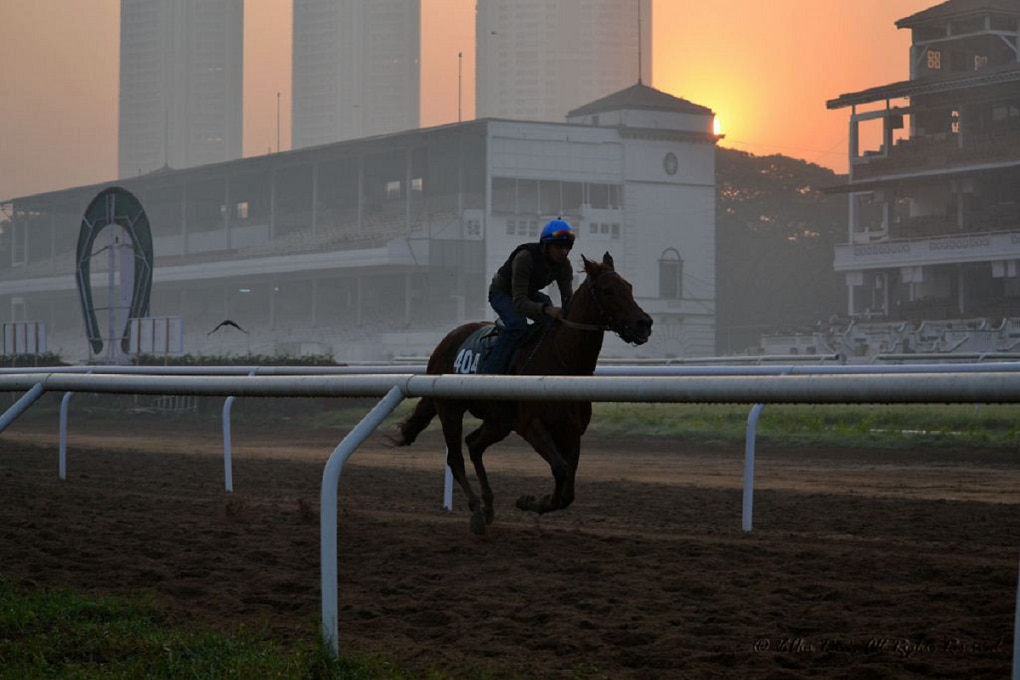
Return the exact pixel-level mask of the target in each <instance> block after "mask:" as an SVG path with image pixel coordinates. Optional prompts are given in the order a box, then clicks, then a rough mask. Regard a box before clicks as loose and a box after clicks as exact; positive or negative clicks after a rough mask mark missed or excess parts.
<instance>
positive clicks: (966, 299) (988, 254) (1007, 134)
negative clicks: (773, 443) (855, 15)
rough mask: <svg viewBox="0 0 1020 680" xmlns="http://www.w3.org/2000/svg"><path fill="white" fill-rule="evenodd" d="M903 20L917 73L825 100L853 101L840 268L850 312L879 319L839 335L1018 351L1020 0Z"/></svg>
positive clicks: (959, 1) (928, 348) (902, 348)
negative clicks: (869, 144) (868, 143)
mask: <svg viewBox="0 0 1020 680" xmlns="http://www.w3.org/2000/svg"><path fill="white" fill-rule="evenodd" d="M896 26H897V28H904V29H909V30H910V31H911V33H912V36H913V38H912V44H911V47H910V55H909V58H910V79H909V80H905V81H902V82H898V83H892V84H889V85H880V86H877V87H873V88H870V89H867V90H863V91H861V92H853V93H848V94H843V95H840V96H839V97H838V98H836V99H833V100H830V101H829V102H827V106H828V107H829V108H830V109H842V108H849V109H850V112H851V113H850V137H849V156H850V164H849V165H850V173H849V181H848V182H847V183H846V184H845V185H843V186H840V187H836V188H835V189H834V191H836V192H843V193H846V194H848V195H849V233H848V242H847V243H845V244H843V245H839V246H837V247H836V252H835V269H836V271H837V272H842V273H843V274H844V276H845V278H846V287H847V307H846V314H847V315H848V316H849V317H850V318H851V319H853V320H854V321H855V322H857V324H858V326H860V324H861V323H865V322H870V323H871V325H872V326H873V328H871V329H865V328H859V329H858V331H857V332H855V334H854V335H853V338H852V341H850V340H844V341H842V344H841V345H839V343H838V342H834V343H830V344H829V346H830V347H833V348H836V349H840V350H841V351H845V350H846V349H849V350H850V354H857V355H861V356H864V355H873V354H875V353H882V352H949V351H968V350H969V351H973V352H994V351H1016V350H1017V343H1018V342H1020V199H1018V196H1017V187H1018V186H1020V4H1018V3H1017V2H1016V1H1015V0H949V2H943V3H941V4H939V5H936V6H934V7H931V8H929V9H927V10H924V11H922V12H918V13H917V14H914V15H911V16H909V17H906V18H904V19H901V20H899V21H898V22H896ZM868 39H872V38H871V36H869V37H868ZM865 126H872V127H873V128H874V129H875V131H876V132H878V133H880V134H878V135H877V136H878V137H879V139H880V141H879V145H878V147H877V148H875V149H864V148H861V147H862V142H861V139H862V136H863V135H862V132H863V130H864V128H865ZM878 322H883V323H885V324H886V326H885V329H884V330H883V329H882V328H878ZM830 334H831V333H830ZM834 340H839V338H834ZM837 345H838V346H837Z"/></svg>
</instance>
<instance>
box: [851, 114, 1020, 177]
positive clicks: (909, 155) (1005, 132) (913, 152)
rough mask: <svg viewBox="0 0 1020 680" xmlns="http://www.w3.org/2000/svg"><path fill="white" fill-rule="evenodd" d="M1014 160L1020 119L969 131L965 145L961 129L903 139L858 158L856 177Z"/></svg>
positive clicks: (1019, 156)
mask: <svg viewBox="0 0 1020 680" xmlns="http://www.w3.org/2000/svg"><path fill="white" fill-rule="evenodd" d="M1010 160H1016V161H1020V123H1010V124H1003V125H999V126H996V127H995V128H993V129H988V130H983V131H979V132H978V131H975V132H971V133H969V134H965V136H964V141H963V146H962V147H961V146H960V140H959V135H958V134H957V133H942V134H939V135H933V136H930V137H912V138H910V139H903V140H900V141H899V142H897V143H896V144H895V145H893V146H892V148H891V149H890V150H889V153H888V154H887V155H865V156H863V157H861V159H859V160H858V161H856V162H855V163H854V166H853V181H855V182H856V181H860V180H868V179H877V178H880V177H889V176H896V175H906V174H912V173H916V172H923V171H929V170H944V169H947V168H952V169H960V168H966V167H969V166H980V165H986V164H989V163H1002V162H1005V161H1010Z"/></svg>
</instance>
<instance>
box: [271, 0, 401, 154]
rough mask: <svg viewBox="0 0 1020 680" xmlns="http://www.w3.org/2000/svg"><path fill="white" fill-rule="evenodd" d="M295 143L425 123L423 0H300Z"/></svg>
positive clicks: (296, 19) (301, 144)
mask: <svg viewBox="0 0 1020 680" xmlns="http://www.w3.org/2000/svg"><path fill="white" fill-rule="evenodd" d="M293 31H294V42H293V51H294V60H293V78H292V83H293V96H292V107H293V111H292V119H291V125H292V139H293V147H294V148H301V147H306V146H315V145H317V144H330V143H333V142H339V141H343V140H347V139H358V138H361V137H369V136H372V135H379V134H389V133H392V132H401V131H404V130H413V129H415V128H417V127H418V121H419V113H418V112H419V92H420V79H421V76H420V70H421V64H420V62H421V37H420V35H421V2H420V0H294V27H293Z"/></svg>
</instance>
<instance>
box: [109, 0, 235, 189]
mask: <svg viewBox="0 0 1020 680" xmlns="http://www.w3.org/2000/svg"><path fill="white" fill-rule="evenodd" d="M243 63H244V0H221V1H218V2H205V1H204V0H121V7H120V124H119V128H118V151H117V157H118V175H119V176H120V177H135V176H137V175H140V174H144V173H147V172H151V171H153V170H156V169H159V168H162V167H164V166H169V167H171V168H189V167H194V166H197V165H207V164H209V163H216V162H220V161H226V160H233V159H235V158H240V157H241V151H242V148H241V145H242V136H241V135H242V129H241V128H242V107H243V101H242V100H243V97H242V90H243Z"/></svg>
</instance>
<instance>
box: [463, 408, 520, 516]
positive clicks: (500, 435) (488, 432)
mask: <svg viewBox="0 0 1020 680" xmlns="http://www.w3.org/2000/svg"><path fill="white" fill-rule="evenodd" d="M508 434H510V425H509V424H507V423H506V422H505V421H504V420H499V419H496V418H490V419H488V420H485V421H483V422H482V425H481V427H479V428H478V429H477V430H475V431H474V432H472V433H471V434H469V435H468V436H467V437H466V438H465V440H464V441H465V442H467V445H468V454H470V456H471V462H472V463H473V464H474V466H475V474H476V475H478V483H479V484H480V485H481V487H482V501H483V502H484V504H485V505H484V508H483V510H484V512H485V523H486V524H492V521H493V520H494V519H495V517H496V512H495V508H494V500H495V497H494V496H493V494H492V487H491V486H489V475H488V473H487V472H486V471H485V464H484V463H483V462H482V454H484V453H485V449H487V448H488V447H490V446H491V445H493V444H495V443H497V442H500V441H503V440H504V439H506V436H507V435H508Z"/></svg>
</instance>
